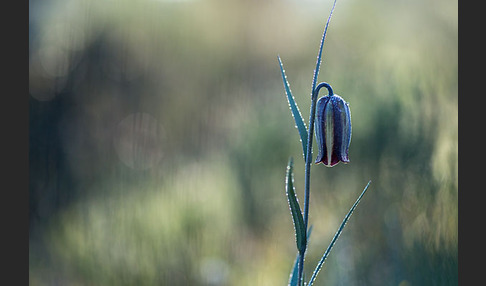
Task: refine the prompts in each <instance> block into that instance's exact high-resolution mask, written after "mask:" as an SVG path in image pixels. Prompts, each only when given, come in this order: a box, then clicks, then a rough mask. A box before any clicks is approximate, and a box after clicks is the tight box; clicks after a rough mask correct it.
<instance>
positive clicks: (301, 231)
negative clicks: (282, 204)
mask: <svg viewBox="0 0 486 286" xmlns="http://www.w3.org/2000/svg"><path fill="white" fill-rule="evenodd" d="M293 165H294V162H293V159H292V158H290V159H289V163H288V165H287V174H286V184H285V185H286V193H287V200H288V203H289V207H290V213H291V215H292V221H293V222H294V229H295V241H296V244H297V250H298V251H299V253H300V254H301V255H302V254H303V253H304V252H305V248H306V246H307V237H306V236H307V235H306V230H305V225H304V218H303V217H302V211H301V209H300V205H299V201H298V199H297V196H296V195H295V188H294V173H293Z"/></svg>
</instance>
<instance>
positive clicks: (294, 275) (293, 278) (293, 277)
mask: <svg viewBox="0 0 486 286" xmlns="http://www.w3.org/2000/svg"><path fill="white" fill-rule="evenodd" d="M312 227H313V226H312V225H311V226H310V227H309V229H308V230H307V243H309V238H310V236H311V233H312ZM299 256H300V254H299V253H297V257H295V260H294V267H292V272H291V273H290V277H289V286H297V283H298V281H297V279H299V278H298V272H299ZM302 281H303V280H302Z"/></svg>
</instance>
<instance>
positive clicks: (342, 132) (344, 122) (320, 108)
mask: <svg viewBox="0 0 486 286" xmlns="http://www.w3.org/2000/svg"><path fill="white" fill-rule="evenodd" d="M322 86H325V87H327V89H328V91H329V94H328V95H326V96H323V97H321V98H320V99H319V100H318V101H317V106H316V121H315V129H316V139H317V145H318V146H317V147H318V148H319V153H318V155H317V159H316V161H315V163H316V164H318V163H321V162H322V163H323V164H324V165H326V166H328V167H332V166H334V165H336V164H337V163H339V162H340V161H341V162H343V163H347V162H349V158H348V150H349V144H350V143H351V112H350V110H349V105H348V103H347V102H346V101H344V99H343V98H342V97H340V96H339V95H336V94H333V91H332V88H331V87H330V85H329V84H327V83H322V84H320V85H319V86H318V88H316V92H317V93H318V92H319V89H320V87H322Z"/></svg>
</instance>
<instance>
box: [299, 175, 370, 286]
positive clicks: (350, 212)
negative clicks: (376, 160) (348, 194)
mask: <svg viewBox="0 0 486 286" xmlns="http://www.w3.org/2000/svg"><path fill="white" fill-rule="evenodd" d="M370 184H371V180H370V181H368V184H367V185H366V187H365V188H364V190H363V192H361V195H359V197H358V199H356V202H355V203H354V204H353V206H352V207H351V209H350V210H349V212H348V213H347V214H346V216H345V217H344V219H343V222H342V223H341V225H340V226H339V228H338V230H337V231H336V234H334V237H333V239H332V241H331V243H330V244H329V246H328V247H327V249H326V251H325V252H324V255H323V256H322V258H321V260H320V261H319V263H318V264H317V266H316V268H315V269H314V272H313V273H312V277H311V279H310V280H309V284H307V285H308V286H311V285H312V283H314V280H315V279H316V277H317V274H319V271H320V270H321V268H322V265H323V264H324V261H325V260H326V258H327V256H328V255H329V253H330V252H331V249H332V247H333V246H334V244H335V243H336V241H337V239H338V238H339V235H341V232H342V231H343V229H344V226H345V225H346V222H347V221H348V220H349V218H350V217H351V215H352V214H353V211H354V209H355V208H356V207H357V206H358V204H359V202H360V201H361V198H362V197H363V195H364V194H365V193H366V191H367V190H368V187H369V185H370Z"/></svg>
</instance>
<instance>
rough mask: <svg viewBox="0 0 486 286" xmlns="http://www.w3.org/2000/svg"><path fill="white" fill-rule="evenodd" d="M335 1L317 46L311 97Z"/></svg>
mask: <svg viewBox="0 0 486 286" xmlns="http://www.w3.org/2000/svg"><path fill="white" fill-rule="evenodd" d="M336 1H337V0H334V3H333V4H332V8H331V13H329V17H328V18H327V22H326V26H325V27H324V32H323V33H322V38H321V43H320V45H319V52H318V53H317V62H316V69H315V70H314V77H313V78H312V94H311V96H312V95H313V93H314V90H315V89H316V84H317V77H318V76H319V69H320V66H321V62H322V48H323V47H324V41H325V40H326V33H327V28H328V27H329V22H331V17H332V12H334V8H335V7H336Z"/></svg>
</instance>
